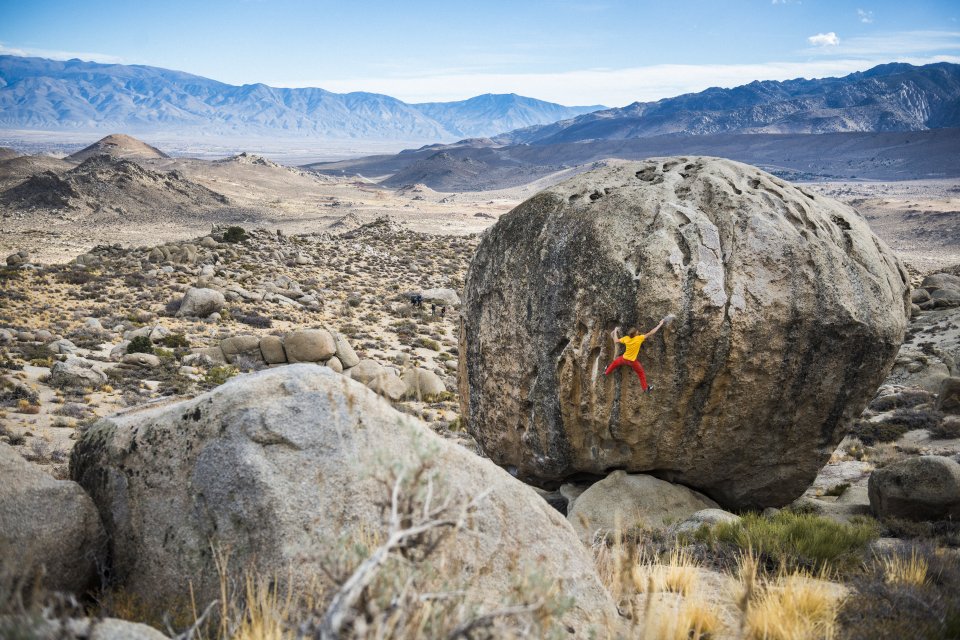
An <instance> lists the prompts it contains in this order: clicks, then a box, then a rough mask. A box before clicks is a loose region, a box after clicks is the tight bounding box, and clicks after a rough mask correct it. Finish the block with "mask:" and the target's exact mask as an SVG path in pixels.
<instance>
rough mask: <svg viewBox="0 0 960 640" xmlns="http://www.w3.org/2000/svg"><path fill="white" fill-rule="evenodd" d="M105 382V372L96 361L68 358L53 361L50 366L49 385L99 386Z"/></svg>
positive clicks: (77, 387) (72, 386)
mask: <svg viewBox="0 0 960 640" xmlns="http://www.w3.org/2000/svg"><path fill="white" fill-rule="evenodd" d="M106 383H107V374H106V373H104V372H103V371H102V370H101V369H100V368H99V366H98V365H97V363H95V362H91V361H90V360H84V359H83V358H68V359H66V360H65V361H63V362H54V363H53V367H51V368H50V385H51V386H54V387H59V388H64V387H70V388H75V389H83V388H86V387H93V388H94V389H96V388H99V387H101V386H103V385H105V384H106Z"/></svg>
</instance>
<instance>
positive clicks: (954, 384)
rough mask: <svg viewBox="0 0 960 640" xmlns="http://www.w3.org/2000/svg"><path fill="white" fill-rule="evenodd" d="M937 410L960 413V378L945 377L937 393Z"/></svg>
mask: <svg viewBox="0 0 960 640" xmlns="http://www.w3.org/2000/svg"><path fill="white" fill-rule="evenodd" d="M937 411H943V412H944V413H957V414H960V378H958V377H955V376H954V377H950V378H944V379H943V382H941V383H940V393H939V394H938V395H937Z"/></svg>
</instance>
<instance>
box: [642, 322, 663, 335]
mask: <svg viewBox="0 0 960 640" xmlns="http://www.w3.org/2000/svg"><path fill="white" fill-rule="evenodd" d="M662 326H663V320H661V321H660V324H658V325H657V326H655V327H654V328H653V329H652V330H650V331H648V332H647V333H645V334H643V335H644V336H645V337H647V338H649V337H650V336H652V335H653V334H655V333H656V332H657V331H660V327H662Z"/></svg>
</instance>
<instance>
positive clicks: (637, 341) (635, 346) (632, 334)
mask: <svg viewBox="0 0 960 640" xmlns="http://www.w3.org/2000/svg"><path fill="white" fill-rule="evenodd" d="M672 320H673V316H667V317H665V318H664V319H663V320H661V321H660V323H659V324H657V326H655V327H654V328H653V329H651V330H650V331H648V332H647V333H640V332H639V331H638V330H637V328H636V327H633V328H631V329H630V331H629V332H628V333H627V335H625V336H623V337H620V327H614V328H613V331H612V332H610V337H612V338H613V343H614V346H613V348H614V352H616V348H617V344H623V345H624V351H623V355H622V356H620V357H618V358H617V359H616V360H614V361H613V362H611V363H610V366H609V367H607V370H606V371H604V372H603V375H605V376H608V375H610V373H611V372H612V371H613V370H614V369H616V368H618V367H622V366H623V365H629V366H630V367H631V368H633V370H634V371H635V372H636V373H637V377H638V378H640V386H641V387H642V388H643V391H644V393H650V392H651V391H653V387H651V386H650V385H648V384H647V375H646V373H644V371H643V366H642V365H641V364H640V361H639V360H637V357H638V356H639V355H640V345H642V344H643V342H644V340H646V339H647V338H649V337H650V336H652V335H653V334H655V333H656V332H657V331H659V330H660V327H662V326H663V325H664V323H666V324H670V322H671V321H672Z"/></svg>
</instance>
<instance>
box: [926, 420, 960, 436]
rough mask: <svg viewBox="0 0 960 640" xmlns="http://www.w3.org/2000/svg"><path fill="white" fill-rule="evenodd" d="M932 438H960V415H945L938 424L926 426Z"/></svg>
mask: <svg viewBox="0 0 960 640" xmlns="http://www.w3.org/2000/svg"><path fill="white" fill-rule="evenodd" d="M927 431H929V432H930V437H931V438H933V439H934V440H952V439H954V438H960V417H958V416H945V417H944V419H943V420H941V421H940V423H939V424H937V425H935V426H933V427H929V428H927Z"/></svg>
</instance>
